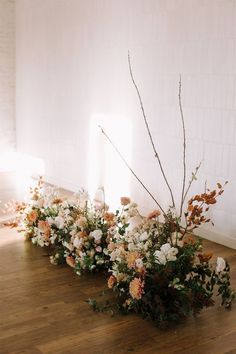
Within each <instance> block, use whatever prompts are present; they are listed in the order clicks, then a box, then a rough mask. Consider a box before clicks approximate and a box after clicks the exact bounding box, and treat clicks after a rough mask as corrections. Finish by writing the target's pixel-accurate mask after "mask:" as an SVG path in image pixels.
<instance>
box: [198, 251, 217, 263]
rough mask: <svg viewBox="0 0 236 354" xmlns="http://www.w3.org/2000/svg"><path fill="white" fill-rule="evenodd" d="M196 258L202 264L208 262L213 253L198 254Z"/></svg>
mask: <svg viewBox="0 0 236 354" xmlns="http://www.w3.org/2000/svg"><path fill="white" fill-rule="evenodd" d="M197 256H198V258H199V261H200V263H204V262H208V261H209V260H210V259H211V258H212V256H213V253H212V252H208V253H199V254H198V255H197Z"/></svg>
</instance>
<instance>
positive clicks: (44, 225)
mask: <svg viewBox="0 0 236 354" xmlns="http://www.w3.org/2000/svg"><path fill="white" fill-rule="evenodd" d="M38 228H39V230H40V231H41V232H42V233H43V234H44V236H45V238H49V236H50V225H49V223H48V222H47V221H44V220H39V222H38Z"/></svg>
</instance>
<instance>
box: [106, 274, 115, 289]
mask: <svg viewBox="0 0 236 354" xmlns="http://www.w3.org/2000/svg"><path fill="white" fill-rule="evenodd" d="M115 283H116V277H115V276H114V275H111V276H110V278H109V279H108V281H107V286H108V288H109V289H112V288H113V286H114V285H115Z"/></svg>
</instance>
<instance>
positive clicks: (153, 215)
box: [147, 210, 161, 219]
mask: <svg viewBox="0 0 236 354" xmlns="http://www.w3.org/2000/svg"><path fill="white" fill-rule="evenodd" d="M160 215H161V212H160V210H153V211H152V212H151V213H149V214H148V216H147V219H154V218H157V217H158V216H160Z"/></svg>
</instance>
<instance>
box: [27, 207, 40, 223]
mask: <svg viewBox="0 0 236 354" xmlns="http://www.w3.org/2000/svg"><path fill="white" fill-rule="evenodd" d="M37 218H38V213H37V211H36V210H32V211H31V212H30V213H29V214H28V215H27V220H28V221H29V222H31V223H34V222H35V221H36V220H37Z"/></svg>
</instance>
